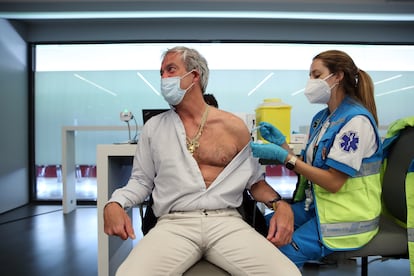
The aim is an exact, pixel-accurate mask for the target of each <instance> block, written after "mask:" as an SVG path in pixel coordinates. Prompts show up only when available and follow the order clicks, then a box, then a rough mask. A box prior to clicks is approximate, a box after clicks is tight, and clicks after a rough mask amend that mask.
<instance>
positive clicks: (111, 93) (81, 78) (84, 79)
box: [73, 74, 118, 97]
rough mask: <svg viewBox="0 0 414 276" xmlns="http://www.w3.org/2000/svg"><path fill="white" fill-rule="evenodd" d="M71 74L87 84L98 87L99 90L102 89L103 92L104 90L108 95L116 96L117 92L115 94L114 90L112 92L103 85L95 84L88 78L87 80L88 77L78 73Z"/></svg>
mask: <svg viewBox="0 0 414 276" xmlns="http://www.w3.org/2000/svg"><path fill="white" fill-rule="evenodd" d="M73 75H74V76H75V77H77V78H78V79H80V80H83V81H84V82H86V83H89V84H91V85H93V86H95V87H96V88H98V89H100V90H102V91H104V92H106V93H108V94H110V95H112V96H114V97H116V96H118V94H116V93H115V92H112V91H111V90H108V89H106V88H105V87H102V86H100V85H99V84H96V83H94V82H93V81H90V80H88V79H86V78H84V77H82V76H81V75H78V74H73Z"/></svg>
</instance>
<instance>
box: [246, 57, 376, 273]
mask: <svg viewBox="0 0 414 276" xmlns="http://www.w3.org/2000/svg"><path fill="white" fill-rule="evenodd" d="M309 77H310V78H309V80H308V83H307V85H306V88H305V92H304V93H305V96H306V97H307V98H308V100H309V102H310V103H311V104H322V105H325V108H324V109H322V110H321V111H319V112H318V113H317V114H316V115H315V116H314V117H313V119H312V121H311V125H310V132H309V139H308V143H307V145H306V148H305V150H304V151H303V153H302V156H301V157H300V158H298V157H297V156H295V155H294V154H292V153H291V152H290V151H289V150H288V145H287V144H286V141H285V138H284V136H283V134H282V133H281V132H280V131H279V130H278V129H277V128H276V127H274V126H272V125H271V124H269V123H265V122H264V123H261V128H260V133H261V135H262V137H263V138H264V139H266V140H267V141H269V142H270V143H268V144H257V143H253V142H252V143H251V148H252V151H253V156H254V157H259V158H263V159H273V160H278V161H279V162H281V163H283V164H285V165H286V167H287V168H288V169H290V170H294V171H295V172H296V173H297V174H298V175H299V183H298V187H297V189H296V191H295V193H294V198H293V203H292V209H293V212H294V217H295V231H294V234H293V238H292V242H291V243H290V244H288V245H285V246H282V247H280V248H279V249H280V250H281V251H282V252H283V253H284V254H286V255H287V256H288V257H289V258H290V259H291V260H292V261H293V262H294V263H295V264H296V265H297V266H298V267H302V266H303V265H304V263H305V262H307V261H310V260H320V259H321V258H323V257H325V256H326V255H328V254H330V253H332V252H334V251H344V250H355V249H358V248H360V247H362V246H364V245H365V244H366V243H368V242H369V241H370V240H371V239H372V238H373V237H374V236H375V235H376V234H377V232H378V222H379V215H380V211H381V184H380V183H381V182H380V175H379V172H380V165H381V160H382V145H381V139H380V136H379V134H378V129H377V126H378V118H377V111H376V105H375V100H374V85H373V82H372V80H371V77H370V76H369V75H368V74H367V73H366V72H365V71H363V70H361V69H360V68H358V67H357V66H356V65H355V63H354V61H353V60H352V58H351V57H350V56H349V55H348V54H346V53H345V52H342V51H337V50H330V51H325V52H322V53H320V54H318V55H316V56H315V57H314V58H313V60H312V64H311V67H310V73H309Z"/></svg>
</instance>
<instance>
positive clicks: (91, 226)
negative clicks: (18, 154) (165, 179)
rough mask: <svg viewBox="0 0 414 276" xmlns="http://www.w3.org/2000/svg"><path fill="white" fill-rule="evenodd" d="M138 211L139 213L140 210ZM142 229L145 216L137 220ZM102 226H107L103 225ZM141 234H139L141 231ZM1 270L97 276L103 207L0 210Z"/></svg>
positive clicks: (385, 266)
mask: <svg viewBox="0 0 414 276" xmlns="http://www.w3.org/2000/svg"><path fill="white" fill-rule="evenodd" d="M134 216H139V212H138V210H134ZM135 221H136V222H137V224H136V225H135V229H136V232H139V230H140V225H139V219H137V220H135ZM99 231H101V230H99ZM137 234H138V233H137ZM0 237H1V243H0V275H2V276H3V275H4V276H29V275H30V276H46V275H51V276H96V275H97V273H98V272H97V271H98V270H97V210H96V207H95V206H78V208H77V209H76V210H75V211H74V212H71V213H70V214H67V215H63V213H62V207H61V206H54V205H47V206H45V205H41V206H37V205H29V206H25V207H22V208H18V209H16V210H13V211H10V212H7V213H5V214H2V215H0ZM374 259H375V258H372V259H370V261H371V263H370V265H369V275H375V276H382V275H384V276H388V275H393V276H400V275H402V276H404V275H407V276H408V275H410V274H409V264H408V260H388V261H383V262H381V261H373V260H374ZM360 271H361V270H360V263H359V262H355V261H349V262H347V263H344V264H341V265H339V266H337V265H329V266H328V265H325V266H319V265H307V266H306V267H305V268H304V270H303V275H309V276H313V275H315V276H327V275H338V276H344V275H360Z"/></svg>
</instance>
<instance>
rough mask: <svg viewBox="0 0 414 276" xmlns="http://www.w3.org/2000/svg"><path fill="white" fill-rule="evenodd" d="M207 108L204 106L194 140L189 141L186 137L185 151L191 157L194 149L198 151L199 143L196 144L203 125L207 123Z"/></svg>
mask: <svg viewBox="0 0 414 276" xmlns="http://www.w3.org/2000/svg"><path fill="white" fill-rule="evenodd" d="M208 107H209V106H208V105H207V104H206V110H205V111H204V113H203V117H202V118H201V122H200V126H199V128H198V131H197V133H196V135H195V136H194V138H192V139H190V138H188V137H186V143H187V149H188V151H189V152H190V153H191V155H193V154H194V152H195V151H196V149H198V147H199V146H200V143H199V142H198V140H199V139H200V137H201V134H202V133H203V129H204V125H205V123H206V121H207V116H208V110H209V109H208Z"/></svg>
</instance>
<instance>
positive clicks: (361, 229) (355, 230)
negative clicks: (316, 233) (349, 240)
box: [321, 217, 379, 237]
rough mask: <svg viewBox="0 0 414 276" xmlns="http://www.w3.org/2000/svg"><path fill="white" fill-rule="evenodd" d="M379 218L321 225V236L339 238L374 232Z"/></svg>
mask: <svg viewBox="0 0 414 276" xmlns="http://www.w3.org/2000/svg"><path fill="white" fill-rule="evenodd" d="M378 224H379V217H377V218H375V219H372V220H367V221H360V222H341V223H324V224H321V231H322V236H324V237H339V236H349V235H356V234H361V233H366V232H370V231H374V230H375V228H377V227H378Z"/></svg>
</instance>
